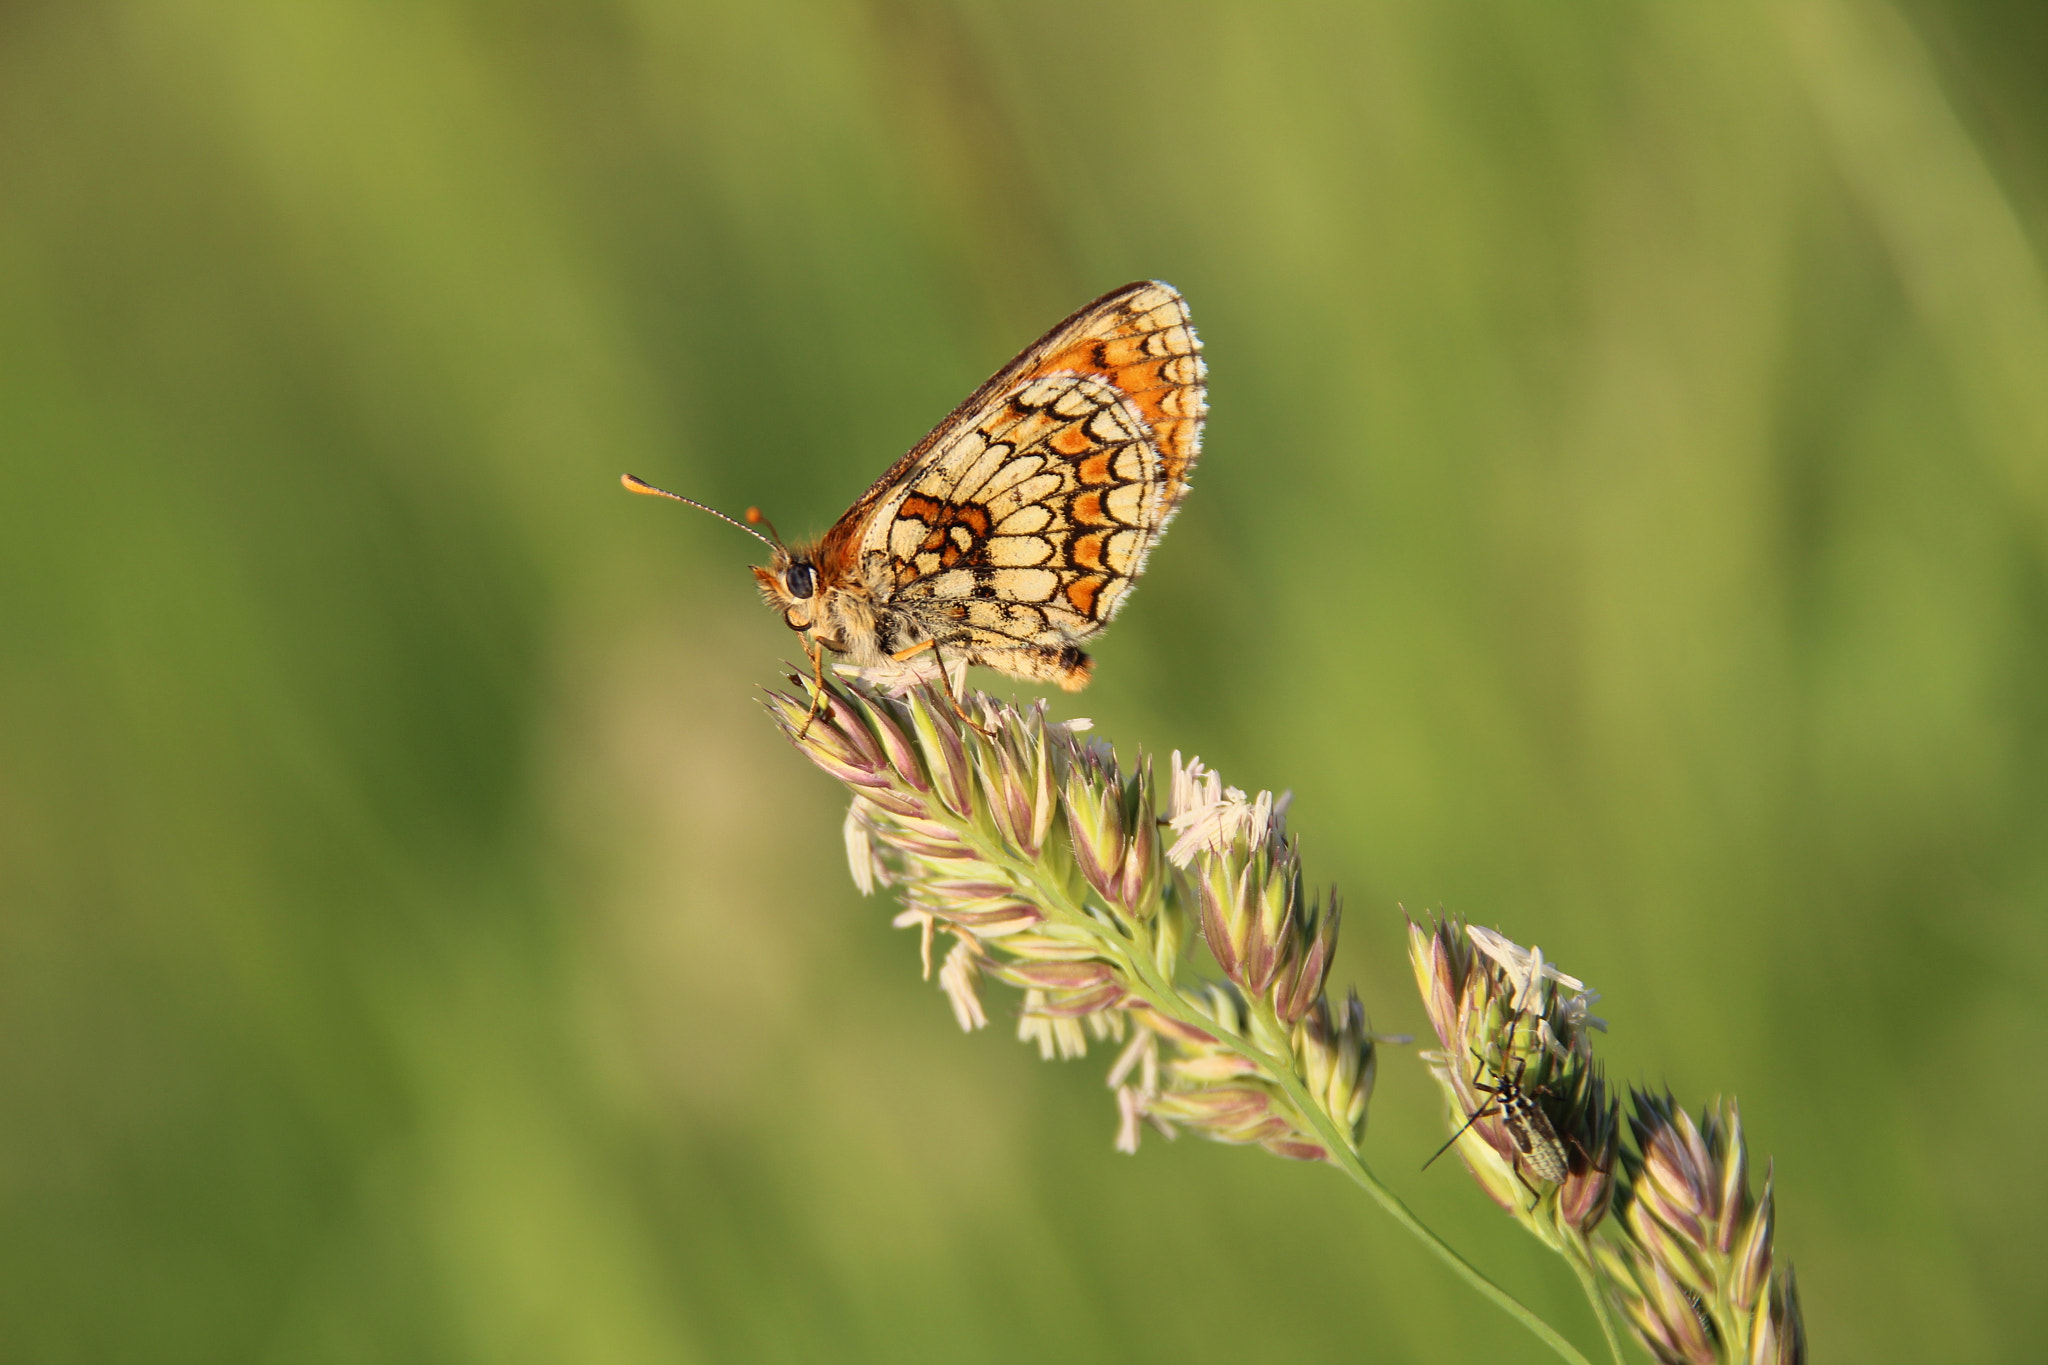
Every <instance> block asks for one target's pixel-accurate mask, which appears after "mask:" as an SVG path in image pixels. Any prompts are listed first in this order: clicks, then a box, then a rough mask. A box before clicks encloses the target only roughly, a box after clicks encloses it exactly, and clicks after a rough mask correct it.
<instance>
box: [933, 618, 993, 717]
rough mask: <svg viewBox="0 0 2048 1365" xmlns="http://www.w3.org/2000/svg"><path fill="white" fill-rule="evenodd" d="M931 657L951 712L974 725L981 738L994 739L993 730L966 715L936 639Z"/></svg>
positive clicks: (965, 709)
mask: <svg viewBox="0 0 2048 1365" xmlns="http://www.w3.org/2000/svg"><path fill="white" fill-rule="evenodd" d="M932 658H933V659H934V660H936V661H937V663H938V665H939V686H941V687H943V688H945V689H946V700H947V701H949V702H951V703H953V714H954V715H956V716H958V717H960V719H962V720H964V721H966V722H967V723H968V724H969V725H970V726H972V727H974V733H976V734H977V735H980V736H981V737H982V738H983V739H994V738H995V734H994V732H993V731H991V730H989V729H988V728H987V727H986V726H984V725H983V724H982V723H981V722H980V721H978V720H976V719H975V718H974V717H973V716H970V715H968V714H967V708H966V707H964V706H962V705H961V704H960V694H959V693H957V692H955V691H954V690H953V675H952V673H951V672H950V671H949V670H948V669H947V668H946V656H945V655H944V654H941V653H940V652H939V644H938V641H936V640H934V641H933V642H932Z"/></svg>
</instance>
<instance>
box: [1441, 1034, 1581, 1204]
mask: <svg viewBox="0 0 2048 1365" xmlns="http://www.w3.org/2000/svg"><path fill="white" fill-rule="evenodd" d="M1472 1056H1473V1058H1474V1059H1475V1060H1476V1061H1477V1062H1478V1063H1479V1074H1478V1075H1475V1076H1474V1077H1473V1078H1472V1088H1473V1089H1474V1090H1480V1091H1484V1092H1485V1093H1486V1095H1487V1097H1488V1098H1487V1101H1486V1103H1485V1104H1483V1105H1481V1106H1480V1107H1479V1109H1478V1110H1477V1111H1476V1112H1474V1113H1472V1114H1469V1115H1467V1116H1466V1118H1465V1123H1464V1126H1463V1127H1461V1128H1459V1129H1458V1131H1457V1132H1455V1133H1453V1134H1451V1136H1450V1141H1448V1142H1446V1143H1444V1145H1443V1146H1441V1147H1439V1148H1437V1149H1436V1151H1435V1152H1434V1153H1432V1154H1431V1156H1430V1158H1429V1160H1428V1161H1425V1162H1423V1163H1422V1169H1423V1170H1425V1171H1426V1170H1428V1169H1429V1168H1430V1166H1432V1165H1433V1164H1435V1162H1436V1159H1437V1157H1440V1156H1442V1155H1443V1154H1444V1153H1445V1152H1448V1151H1449V1150H1450V1149H1451V1144H1452V1143H1454V1142H1456V1141H1457V1140H1458V1139H1459V1138H1461V1137H1463V1136H1465V1133H1466V1131H1467V1130H1468V1129H1470V1128H1471V1127H1472V1125H1473V1124H1475V1123H1477V1122H1479V1120H1481V1119H1483V1118H1487V1117H1490V1116H1493V1115H1498V1116H1499V1118H1500V1126H1501V1128H1502V1130H1503V1131H1505V1132H1506V1133H1507V1135H1508V1141H1509V1142H1511V1143H1513V1144H1514V1148H1515V1154H1514V1160H1513V1167H1514V1172H1515V1179H1517V1180H1519V1181H1521V1182H1522V1188H1524V1189H1526V1190H1527V1191H1529V1194H1530V1201H1529V1207H1530V1208H1532V1209H1533V1208H1535V1207H1536V1205H1537V1204H1538V1203H1540V1202H1541V1201H1542V1199H1543V1193H1542V1191H1540V1190H1538V1189H1537V1188H1536V1187H1535V1186H1534V1185H1532V1184H1530V1183H1529V1177H1528V1176H1526V1175H1524V1174H1522V1171H1523V1168H1524V1167H1526V1168H1528V1170H1530V1171H1532V1172H1534V1173H1535V1176H1536V1178H1537V1179H1538V1180H1543V1181H1547V1182H1549V1183H1550V1184H1552V1185H1561V1184H1563V1183H1564V1180H1565V1177H1566V1176H1567V1175H1569V1174H1570V1173H1571V1162H1570V1160H1569V1159H1568V1158H1567V1157H1566V1155H1565V1150H1564V1143H1563V1142H1562V1141H1561V1140H1560V1139H1559V1138H1558V1136H1557V1129H1556V1128H1555V1127H1553V1126H1552V1125H1551V1122H1550V1117H1549V1115H1547V1114H1545V1113H1544V1112H1543V1106H1542V1105H1540V1104H1538V1103H1537V1102H1536V1096H1537V1095H1538V1094H1541V1093H1544V1091H1543V1087H1542V1086H1540V1085H1537V1086H1528V1087H1525V1086H1524V1085H1523V1084H1522V1077H1523V1074H1524V1072H1525V1071H1526V1070H1527V1068H1528V1065H1529V1059H1528V1058H1527V1057H1517V1058H1515V1070H1514V1074H1513V1075H1509V1074H1508V1072H1507V1071H1506V1070H1505V1069H1504V1068H1501V1067H1495V1068H1494V1075H1495V1076H1496V1077H1497V1078H1498V1080H1499V1082H1500V1083H1499V1084H1498V1085H1488V1084H1487V1083H1486V1082H1485V1081H1484V1080H1483V1079H1482V1077H1483V1076H1484V1075H1485V1074H1486V1066H1487V1062H1486V1058H1485V1057H1483V1056H1481V1055H1480V1054H1479V1053H1478V1052H1477V1051H1476V1050H1475V1051H1474V1052H1473V1054H1472Z"/></svg>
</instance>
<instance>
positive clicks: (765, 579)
mask: <svg viewBox="0 0 2048 1365" xmlns="http://www.w3.org/2000/svg"><path fill="white" fill-rule="evenodd" d="M748 510H749V511H751V510H752V509H751V508H750V509H748ZM757 515H758V514H757ZM754 581H755V582H757V583H759V584H760V585H761V596H762V597H764V598H766V599H767V601H768V605H769V606H771V607H773V608H775V610H777V611H779V612H781V613H782V619H783V620H784V621H785V622H787V623H788V625H789V628H790V629H791V630H809V629H810V628H811V626H812V625H813V624H814V623H815V622H816V621H817V619H818V605H819V601H820V599H821V597H822V595H823V593H822V589H823V585H822V583H821V582H820V581H819V577H818V564H817V560H816V558H815V557H814V555H813V554H811V553H809V552H806V551H804V550H796V551H791V550H789V549H787V548H786V547H784V546H783V545H782V544H781V543H780V542H779V541H778V542H777V543H776V545H775V557H774V558H773V559H771V560H770V561H769V562H768V566H767V567H766V568H762V567H761V566H759V565H756V566H755V568H754Z"/></svg>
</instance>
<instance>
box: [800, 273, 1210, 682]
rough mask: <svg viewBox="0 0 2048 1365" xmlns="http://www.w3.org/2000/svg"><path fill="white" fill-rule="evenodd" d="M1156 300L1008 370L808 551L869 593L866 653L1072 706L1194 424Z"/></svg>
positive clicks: (1162, 301) (1178, 305)
mask: <svg viewBox="0 0 2048 1365" xmlns="http://www.w3.org/2000/svg"><path fill="white" fill-rule="evenodd" d="M1204 373H1205V370H1204V367H1203V364H1202V357H1201V345H1200V343H1199V342H1198V341H1197V340H1196V338H1195V333H1194V329H1193V328H1192V327H1190V326H1189V324H1188V311H1187V305H1186V304H1185V303H1184V302H1183V301H1182V299H1181V297H1180V295H1179V294H1178V293H1177V292H1176V291H1175V290H1174V289H1173V288H1172V287H1171V286H1168V285H1164V284H1158V283H1141V284H1132V285H1126V286H1125V287H1124V288H1122V289H1119V290H1117V291H1115V292H1114V293H1111V294H1107V295H1105V296H1104V297H1102V298H1100V299H1097V300H1096V301H1095V302H1094V303H1091V304H1089V305H1088V306H1087V307H1086V308H1083V309H1082V310H1081V311H1079V312H1078V313H1075V314H1074V315H1073V316H1072V317H1070V318H1068V319H1067V320H1066V321H1065V322H1062V323H1061V324H1060V325H1059V326H1057V327H1055V328H1053V330H1052V331H1050V332H1048V333H1047V334H1046V335H1045V336H1044V337H1043V338H1041V339H1040V340H1039V341H1038V342H1037V343H1036V344H1035V345H1033V346H1031V347H1030V348H1028V349H1027V350H1025V351H1024V353H1023V354H1022V355H1020V356H1018V357H1017V358H1016V359H1015V360H1013V361H1011V362H1010V364H1009V365H1007V366H1006V367H1004V369H1003V370H1002V371H1001V372H1000V373H998V374H997V375H996V376H995V377H994V378H992V379H990V380H989V381H988V383H986V384H984V385H982V387H981V388H980V389H979V390H977V391H976V392H975V394H974V395H973V396H972V397H971V398H969V399H968V400H967V401H966V402H965V403H963V404H962V405H961V406H960V407H959V408H958V409H957V410H955V411H954V413H953V414H952V416H951V417H949V418H947V419H946V421H945V422H943V423H941V424H940V425H939V427H938V428H937V429H936V430H934V431H933V432H932V434H931V435H929V436H927V437H926V438H925V439H924V440H923V441H922V442H920V443H919V444H918V446H917V447H916V448H915V449H913V450H912V451H911V452H910V453H909V454H908V455H906V456H904V457H903V459H901V460H899V461H898V462H897V463H896V465H895V466H894V467H893V468H892V469H890V470H889V472H888V473H886V474H884V475H883V476H882V478H881V479H879V480H877V481H876V483H875V485H874V486H873V487H872V488H870V489H869V490H868V492H867V493H866V494H865V495H864V496H863V497H862V498H861V500H860V501H859V502H857V503H856V504H855V505H854V507H853V508H852V510H851V511H849V512H848V513H847V514H846V516H845V517H843V518H842V519H841V520H840V522H839V524H838V525H837V526H835V527H833V529H832V530H831V532H829V533H828V534H827V535H826V537H825V540H824V542H823V544H821V546H820V547H819V548H820V556H821V558H822V559H823V560H824V562H825V563H826V564H828V565H832V566H834V567H835V568H838V569H840V570H841V571H842V572H846V573H847V574H848V575H849V576H853V577H857V578H859V579H862V580H865V581H866V582H867V583H869V584H871V585H874V588H875V590H876V596H877V598H878V599H879V600H878V602H877V606H878V608H879V610H878V612H877V618H878V619H877V622H876V624H877V627H878V633H879V635H880V637H881V638H880V641H879V643H880V645H881V646H882V648H883V649H884V650H886V651H887V652H890V653H895V652H897V651H899V650H904V649H909V648H914V647H916V646H918V645H920V644H922V643H923V642H924V641H925V640H931V641H933V642H934V643H936V644H937V646H938V647H939V648H940V649H941V650H942V651H943V652H945V653H947V654H950V655H955V656H957V655H959V654H962V653H964V654H965V655H966V657H967V659H968V660H969V662H972V663H979V664H985V665H987V666H989V667H991V668H996V669H999V670H1001V671H1003V672H1005V673H1011V674H1015V675H1017V676H1020V677H1026V678H1034V679H1041V680H1045V681H1050V682H1057V683H1059V684H1061V685H1062V686H1065V687H1069V688H1075V687H1080V686H1082V685H1083V684H1084V683H1086V681H1087V679H1088V672H1089V668H1090V662H1089V659H1088V656H1087V655H1086V654H1084V653H1083V652H1082V651H1081V649H1080V647H1079V646H1080V644H1081V642H1083V641H1086V640H1087V639H1089V638H1090V637H1091V636H1093V635H1095V634H1096V633H1097V632H1098V631H1100V630H1101V629H1102V628H1103V626H1104V625H1105V624H1107V623H1108V621H1109V620H1110V618H1111V617H1113V616H1115V615H1116V612H1117V609H1118V608H1119V607H1121V606H1122V605H1123V601H1124V599H1125V598H1126V597H1127V596H1128V595H1129V593H1130V590H1131V586H1132V583H1133V582H1134V581H1135V580H1136V579H1137V577H1138V575H1139V574H1140V573H1142V572H1143V571H1144V568H1145V557H1146V555H1147V554H1148V553H1149V552H1150V551H1151V549H1152V545H1153V543H1154V542H1155V541H1157V540H1158V538H1159V535H1160V533H1161V532H1162V531H1163V530H1164V529H1165V528H1166V523H1167V522H1168V520H1170V519H1171V518H1172V516H1173V513H1174V509H1175V508H1176V507H1177V506H1178V505H1179V503H1180V500H1181V497H1182V496H1183V495H1184V494H1185V493H1186V491H1187V476H1188V472H1189V470H1190V469H1192V468H1193V466H1194V462H1195V457H1196V454H1197V452H1198V451H1199V449H1200V444H1201V430H1202V418H1203V415H1204V413H1205V412H1206V411H1207V405H1206V403H1205V402H1204V397H1203V387H1202V380H1203V376H1204Z"/></svg>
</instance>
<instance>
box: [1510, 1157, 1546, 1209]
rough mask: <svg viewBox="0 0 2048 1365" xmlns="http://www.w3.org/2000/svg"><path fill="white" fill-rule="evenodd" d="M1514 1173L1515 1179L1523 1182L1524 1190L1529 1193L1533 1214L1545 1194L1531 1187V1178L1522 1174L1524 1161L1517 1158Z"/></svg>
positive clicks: (1530, 1207)
mask: <svg viewBox="0 0 2048 1365" xmlns="http://www.w3.org/2000/svg"><path fill="white" fill-rule="evenodd" d="M1514 1172H1515V1179H1517V1180H1519V1181H1521V1182H1522V1188H1523V1189H1525V1190H1527V1191H1528V1192H1529V1209H1530V1211H1531V1212H1533V1211H1534V1210H1535V1208H1536V1206H1537V1205H1538V1204H1540V1203H1542V1202H1543V1192H1542V1191H1541V1190H1539V1189H1537V1188H1536V1187H1535V1186H1534V1185H1531V1184H1530V1183H1529V1177H1528V1176H1526V1175H1523V1174H1522V1159H1521V1158H1520V1157H1516V1158H1515V1162H1514Z"/></svg>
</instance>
